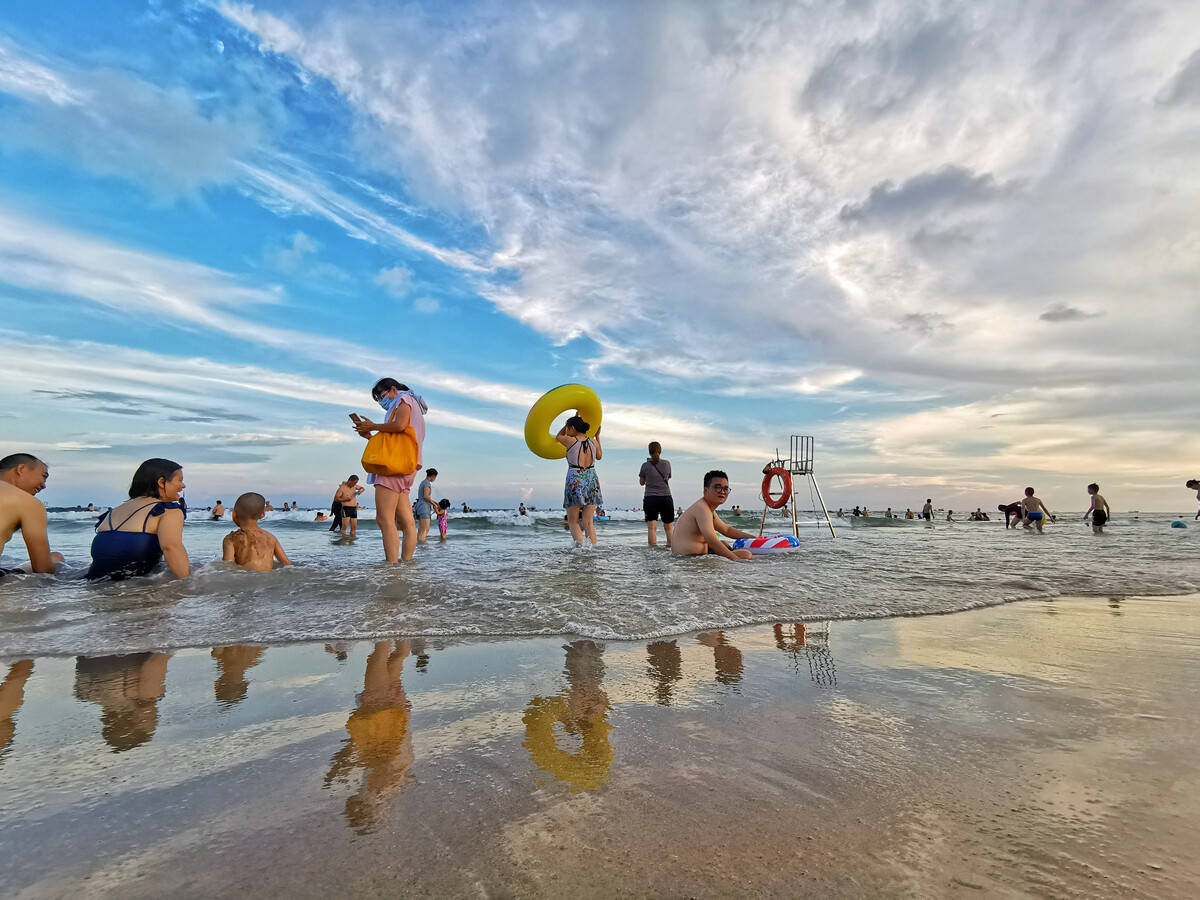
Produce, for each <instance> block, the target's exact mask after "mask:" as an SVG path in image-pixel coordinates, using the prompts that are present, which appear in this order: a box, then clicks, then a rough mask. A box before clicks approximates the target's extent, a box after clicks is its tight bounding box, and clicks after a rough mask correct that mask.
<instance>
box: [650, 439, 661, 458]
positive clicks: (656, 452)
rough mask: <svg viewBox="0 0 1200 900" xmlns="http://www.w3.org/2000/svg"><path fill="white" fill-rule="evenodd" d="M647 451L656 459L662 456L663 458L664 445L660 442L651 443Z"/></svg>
mask: <svg viewBox="0 0 1200 900" xmlns="http://www.w3.org/2000/svg"><path fill="white" fill-rule="evenodd" d="M646 449H647V450H649V451H650V455H651V456H653V457H654V458H655V459H658V458H659V457H660V456H662V444H660V443H659V442H658V441H651V442H650V446H649V447H647V448H646Z"/></svg>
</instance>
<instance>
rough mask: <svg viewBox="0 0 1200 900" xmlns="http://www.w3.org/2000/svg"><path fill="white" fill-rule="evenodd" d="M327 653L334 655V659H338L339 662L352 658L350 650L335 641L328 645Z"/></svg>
mask: <svg viewBox="0 0 1200 900" xmlns="http://www.w3.org/2000/svg"><path fill="white" fill-rule="evenodd" d="M325 652H326V653H332V654H333V657H334V659H336V660H337V661H338V662H345V661H346V659H347V658H348V657H349V656H350V648H349V647H348V646H347V645H346V644H345V643H343V642H342V641H335V642H334V643H332V644H326V645H325Z"/></svg>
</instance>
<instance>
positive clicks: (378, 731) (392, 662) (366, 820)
mask: <svg viewBox="0 0 1200 900" xmlns="http://www.w3.org/2000/svg"><path fill="white" fill-rule="evenodd" d="M411 651H412V645H411V644H410V642H409V641H379V642H377V643H376V644H375V649H374V650H372V651H371V655H370V656H369V657H367V671H366V674H365V675H364V676H363V690H362V693H361V694H359V695H358V708H357V709H355V710H354V712H352V713H350V718H349V719H347V720H346V731H347V732H348V733H349V735H350V736H349V737H348V738H346V742H345V744H344V746H343V747H342V749H341V750H339V751H338V752H337V753H335V754H334V755H333V759H332V760H330V766H329V772H328V774H326V776H325V786H326V787H329V785H331V784H332V783H333V782H334V781H342V782H344V781H348V780H349V778H350V775H351V773H352V772H353V771H354V770H355V769H364V770H365V772H366V774H365V776H364V778H363V782H362V786H361V787H360V788H359V790H358V792H357V793H355V794H353V795H351V796H350V797H348V798H347V799H346V808H345V815H346V821H347V822H349V823H350V826H351V827H352V828H354V830H355V831H357V832H359V833H360V834H366V833H369V832H371V831H374V830H375V829H376V828H378V827H379V825H380V824H382V822H383V821H384V818H385V816H386V813H387V801H388V798H390V797H391V796H392V795H393V794H395V793H396V792H397V791H399V790H400V789H401V788H403V787H404V785H405V784H406V783H407V782H408V781H409V778H410V774H409V770H410V769H412V765H413V760H414V756H413V747H412V733H411V732H410V730H409V727H408V726H409V718H410V714H411V704H410V703H409V702H408V697H407V695H405V693H404V686H403V685H402V684H401V683H400V675H401V672H402V671H403V669H404V659H405V657H407V656H408V655H409V653H410V652H411Z"/></svg>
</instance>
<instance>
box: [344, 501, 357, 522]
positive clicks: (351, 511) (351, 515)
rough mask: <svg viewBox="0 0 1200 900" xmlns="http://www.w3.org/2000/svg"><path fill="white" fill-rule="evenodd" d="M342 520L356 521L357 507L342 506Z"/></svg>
mask: <svg viewBox="0 0 1200 900" xmlns="http://www.w3.org/2000/svg"><path fill="white" fill-rule="evenodd" d="M342 518H343V519H357V518H358V507H357V506H346V505H344V504H343V506H342Z"/></svg>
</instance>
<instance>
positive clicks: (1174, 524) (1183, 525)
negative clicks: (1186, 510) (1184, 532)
mask: <svg viewBox="0 0 1200 900" xmlns="http://www.w3.org/2000/svg"><path fill="white" fill-rule="evenodd" d="M1171 527H1172V528H1187V522H1184V521H1182V520H1180V519H1176V520H1175V521H1174V522H1172V523H1171Z"/></svg>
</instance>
